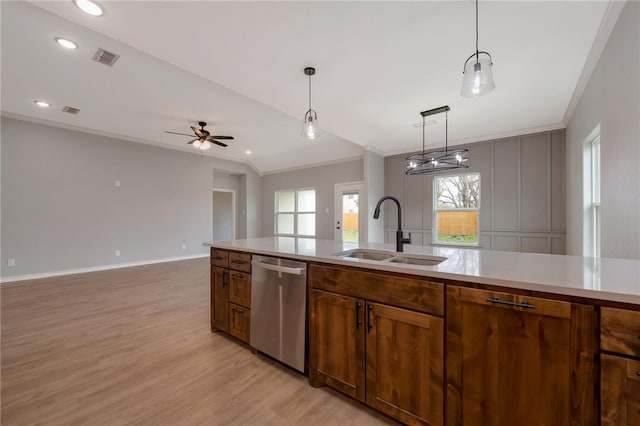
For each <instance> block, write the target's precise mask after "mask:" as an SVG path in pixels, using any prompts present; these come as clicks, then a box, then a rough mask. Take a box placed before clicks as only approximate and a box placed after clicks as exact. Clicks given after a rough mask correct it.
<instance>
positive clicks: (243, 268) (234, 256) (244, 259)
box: [229, 251, 251, 274]
mask: <svg viewBox="0 0 640 426" xmlns="http://www.w3.org/2000/svg"><path fill="white" fill-rule="evenodd" d="M229 269H234V270H236V271H240V272H246V273H248V274H249V273H251V255H250V254H248V253H238V252H235V251H231V252H229Z"/></svg>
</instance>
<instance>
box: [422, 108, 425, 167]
mask: <svg viewBox="0 0 640 426" xmlns="http://www.w3.org/2000/svg"><path fill="white" fill-rule="evenodd" d="M424 124H425V122H424V115H423V116H422V159H423V160H424Z"/></svg>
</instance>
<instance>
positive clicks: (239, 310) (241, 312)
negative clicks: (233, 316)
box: [235, 309, 244, 314]
mask: <svg viewBox="0 0 640 426" xmlns="http://www.w3.org/2000/svg"><path fill="white" fill-rule="evenodd" d="M235 311H236V312H237V313H239V314H244V311H243V310H242V309H236V310H235Z"/></svg>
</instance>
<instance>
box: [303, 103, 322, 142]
mask: <svg viewBox="0 0 640 426" xmlns="http://www.w3.org/2000/svg"><path fill="white" fill-rule="evenodd" d="M314 116H315V117H314ZM301 135H302V136H303V137H305V138H307V139H318V138H319V137H320V127H319V126H318V116H317V115H315V111H313V110H309V111H308V112H307V114H306V115H305V116H304V122H303V123H302V132H301Z"/></svg>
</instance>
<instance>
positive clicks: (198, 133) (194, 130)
mask: <svg viewBox="0 0 640 426" xmlns="http://www.w3.org/2000/svg"><path fill="white" fill-rule="evenodd" d="M191 130H193V132H194V133H195V134H196V136H198V137H201V138H204V137H206V135H205V134H204V133H202V130H200V129H198V128H197V127H193V126H191Z"/></svg>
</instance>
